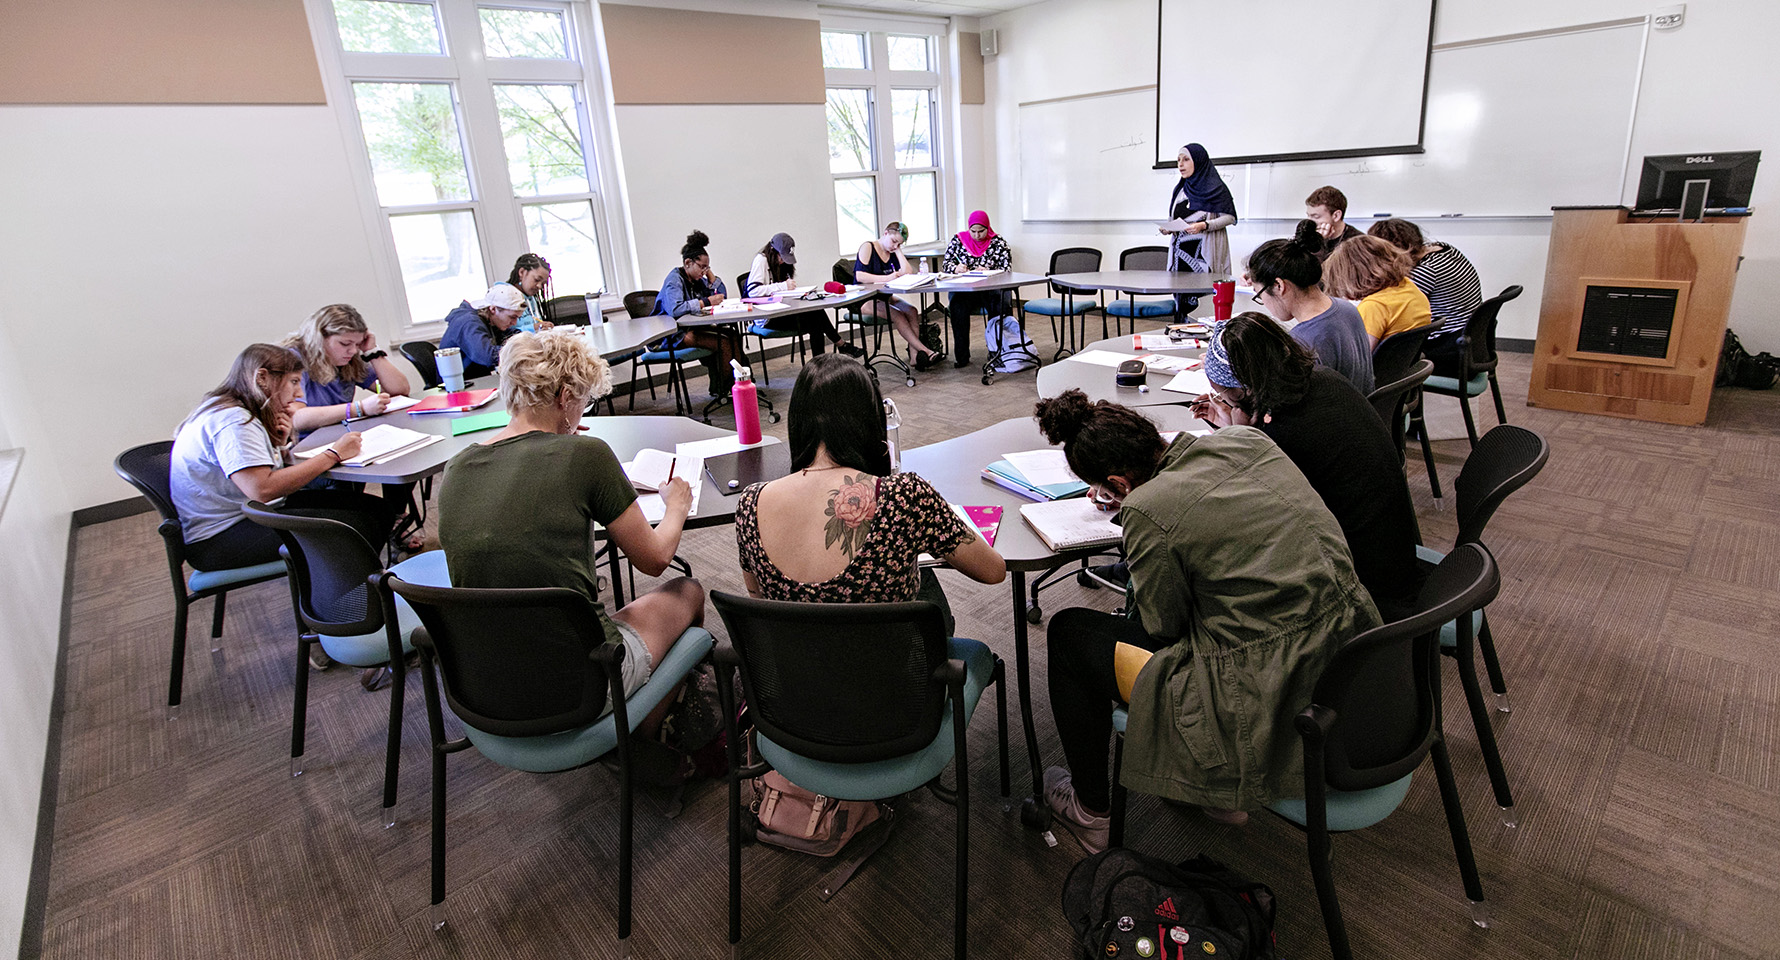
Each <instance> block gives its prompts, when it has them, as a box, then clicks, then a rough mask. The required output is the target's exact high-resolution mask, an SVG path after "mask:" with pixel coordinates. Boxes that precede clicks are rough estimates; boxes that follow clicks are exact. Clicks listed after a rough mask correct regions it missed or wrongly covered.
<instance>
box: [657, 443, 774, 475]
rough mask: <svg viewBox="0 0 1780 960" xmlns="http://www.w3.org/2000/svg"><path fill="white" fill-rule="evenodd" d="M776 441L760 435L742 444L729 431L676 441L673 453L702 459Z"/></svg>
mask: <svg viewBox="0 0 1780 960" xmlns="http://www.w3.org/2000/svg"><path fill="white" fill-rule="evenodd" d="M778 442H779V438H778V437H761V438H760V442H759V443H747V444H744V443H742V442H741V441H740V440H738V439H736V435H735V434H733V433H729V434H724V435H723V436H721V437H712V438H711V439H709V440H688V441H686V442H685V443H676V444H674V454H675V455H676V456H681V457H697V458H698V459H699V460H701V461H702V460H704V458H706V457H715V456H719V455H721V454H725V453H734V452H736V451H737V450H747V449H749V448H750V447H764V446H767V445H768V444H773V443H778ZM675 472H676V473H677V472H678V471H675Z"/></svg>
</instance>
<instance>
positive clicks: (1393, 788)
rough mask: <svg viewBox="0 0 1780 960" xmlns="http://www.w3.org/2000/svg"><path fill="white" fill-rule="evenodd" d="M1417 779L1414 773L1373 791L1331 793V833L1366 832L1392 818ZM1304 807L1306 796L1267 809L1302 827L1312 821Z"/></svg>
mask: <svg viewBox="0 0 1780 960" xmlns="http://www.w3.org/2000/svg"><path fill="white" fill-rule="evenodd" d="M1413 776H1415V774H1413V773H1409V774H1405V775H1404V777H1403V779H1401V780H1397V781H1394V782H1391V783H1387V784H1385V785H1384V786H1382V787H1374V788H1373V789H1371V790H1359V791H1356V792H1354V793H1346V792H1343V791H1341V790H1330V791H1328V794H1327V804H1326V806H1327V809H1328V820H1329V831H1330V832H1331V833H1340V832H1342V831H1344V830H1363V829H1365V828H1366V827H1370V826H1372V825H1373V824H1375V823H1377V822H1379V821H1380V820H1383V819H1384V818H1385V817H1388V816H1390V815H1391V813H1392V812H1394V811H1395V810H1396V809H1397V808H1398V807H1400V806H1402V805H1403V798H1404V797H1406V796H1408V795H1409V779H1410V778H1411V777H1413ZM1304 806H1305V805H1304V798H1303V797H1293V798H1291V799H1287V800H1276V801H1274V802H1273V803H1270V804H1268V805H1267V809H1269V810H1272V811H1273V812H1274V813H1277V814H1279V815H1280V816H1282V817H1285V818H1286V819H1287V820H1290V821H1292V822H1293V823H1295V824H1297V825H1298V826H1300V827H1302V826H1304V825H1305V824H1306V823H1308V822H1309V817H1308V814H1306V812H1305V809H1304Z"/></svg>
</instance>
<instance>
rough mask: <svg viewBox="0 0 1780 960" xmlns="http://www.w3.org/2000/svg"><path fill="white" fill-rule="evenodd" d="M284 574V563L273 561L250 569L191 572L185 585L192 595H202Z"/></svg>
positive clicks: (236, 568)
mask: <svg viewBox="0 0 1780 960" xmlns="http://www.w3.org/2000/svg"><path fill="white" fill-rule="evenodd" d="M284 573H285V570H284V561H283V560H274V561H272V562H271V563H256V564H254V565H253V566H251V567H230V568H229V569H227V570H193V571H192V575H191V577H190V578H189V579H188V580H186V582H185V583H186V586H187V587H190V588H191V591H192V592H193V593H202V592H204V591H205V590H215V589H216V588H218V587H227V586H231V585H233V584H237V583H252V582H253V581H255V580H264V579H266V578H268V577H282V576H284Z"/></svg>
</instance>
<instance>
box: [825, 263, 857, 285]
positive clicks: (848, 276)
mask: <svg viewBox="0 0 1780 960" xmlns="http://www.w3.org/2000/svg"><path fill="white" fill-rule="evenodd" d="M854 265H855V261H854V259H853V258H852V257H841V258H840V259H839V260H836V261H835V262H834V269H833V270H830V271H829V273H830V274H831V275H833V277H834V282H835V283H847V284H853V283H858V282H859V277H858V275H857V274H856V273H855V272H854Z"/></svg>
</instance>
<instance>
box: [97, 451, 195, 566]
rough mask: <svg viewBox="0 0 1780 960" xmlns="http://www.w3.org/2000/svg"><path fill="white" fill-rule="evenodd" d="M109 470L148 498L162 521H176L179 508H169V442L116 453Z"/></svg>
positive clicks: (170, 455) (171, 452) (170, 488)
mask: <svg viewBox="0 0 1780 960" xmlns="http://www.w3.org/2000/svg"><path fill="white" fill-rule="evenodd" d="M111 467H112V469H113V470H116V471H117V475H118V476H120V477H123V478H124V480H125V482H127V483H129V485H130V486H132V487H135V488H136V492H138V493H140V494H142V495H143V496H144V497H146V498H147V499H148V502H149V503H150V504H152V505H153V506H154V508H155V512H156V513H158V514H160V515H161V519H162V520H171V521H173V522H174V523H178V522H179V508H178V507H175V506H174V505H173V441H171V440H158V441H156V442H154V443H145V444H143V445H142V446H139V447H131V448H130V449H128V450H125V451H124V452H123V453H120V454H118V455H117V459H116V460H113V461H112V463H111ZM182 542H183V541H182Z"/></svg>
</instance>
